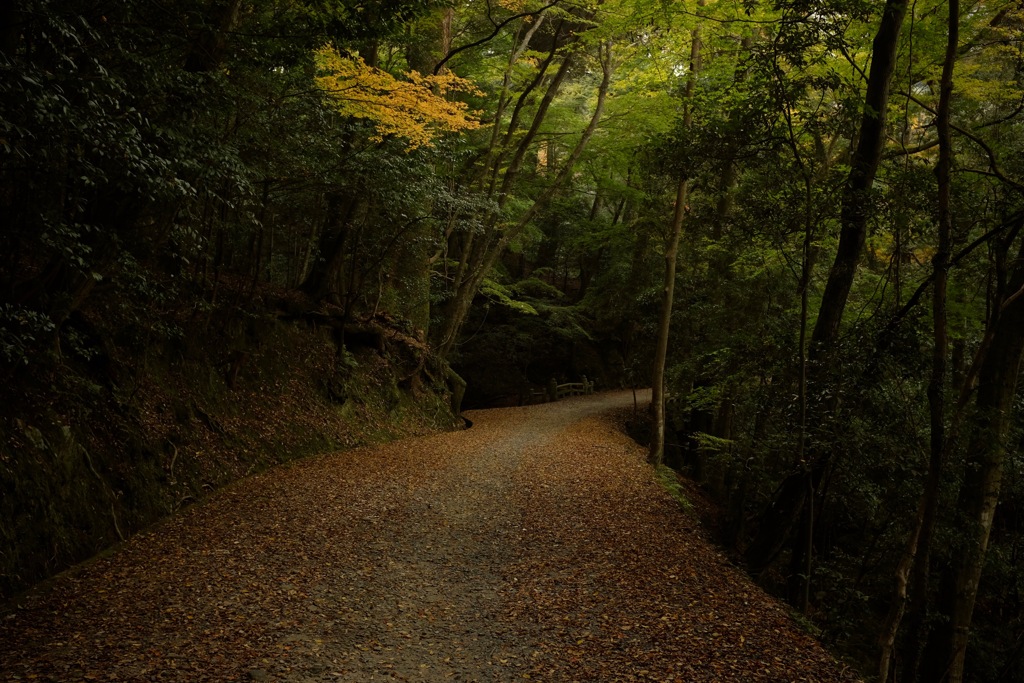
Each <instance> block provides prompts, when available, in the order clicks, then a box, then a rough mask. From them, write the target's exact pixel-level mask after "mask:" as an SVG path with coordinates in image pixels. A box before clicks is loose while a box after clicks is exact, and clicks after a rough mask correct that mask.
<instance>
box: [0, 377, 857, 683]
mask: <svg viewBox="0 0 1024 683" xmlns="http://www.w3.org/2000/svg"><path fill="white" fill-rule="evenodd" d="M642 398H643V397H642ZM632 405H633V396H632V393H631V392H611V393H603V394H598V395H595V396H589V397H579V398H573V399H568V400H564V401H560V402H558V403H554V404H544V405H537V406H531V407H526V408H509V409H501V410H485V411H471V412H469V413H467V415H468V417H469V418H470V419H471V420H473V422H474V426H473V427H472V428H471V429H469V430H466V431H462V432H455V433H447V434H437V435H433V436H429V437H423V438H414V439H406V440H403V441H399V442H395V443H392V444H388V445H384V446H379V447H373V448H363V449H357V450H353V451H346V452H341V453H335V454H330V455H324V456H320V457H316V458H310V459H307V460H304V461H302V462H299V463H297V464H294V465H292V466H288V467H282V468H278V469H275V470H273V471H270V472H267V473H264V474H262V475H258V476H255V477H251V478H249V479H246V480H244V481H241V482H239V483H237V484H235V485H233V486H231V487H229V488H228V489H227V490H225V491H223V492H221V493H220V494H218V495H216V496H214V498H213V500H211V501H210V502H208V503H205V504H203V505H198V506H195V507H193V508H191V509H188V510H186V511H184V512H183V513H182V514H180V515H177V516H176V517H175V518H173V519H172V520H170V521H168V522H166V523H164V524H161V525H158V526H157V527H155V528H153V529H152V530H150V531H148V532H145V533H143V534H140V535H138V536H136V537H134V538H133V539H131V540H130V541H129V542H127V543H126V544H124V545H123V546H122V547H121V548H119V549H117V550H116V551H115V552H113V553H110V554H108V555H107V556H105V557H103V558H100V559H97V560H94V561H92V562H90V563H88V564H87V565H85V566H83V567H81V568H78V569H76V570H74V571H72V572H69V573H66V574H64V575H62V576H60V577H57V578H56V579H55V580H53V581H51V582H48V584H47V585H46V586H44V588H43V589H42V590H38V591H35V592H33V593H31V594H29V595H27V596H24V597H23V598H22V599H21V600H20V601H19V602H18V604H17V606H16V607H13V608H8V609H6V610H5V611H3V612H0V680H5V681H6V680H52V681H83V680H90V681H92V680H100V681H230V680H235V681H287V682H296V683H297V682H301V681H317V682H319V681H343V682H352V683H363V682H367V681H481V682H483V681H523V680H545V681H558V682H561V681H566V682H568V681H634V680H653V681H754V680H763V681H839V680H852V678H851V677H850V675H849V674H848V672H846V670H845V669H844V668H843V667H841V666H840V665H838V664H836V663H835V662H834V660H832V659H831V658H830V657H829V656H828V655H827V654H826V653H825V652H824V651H823V650H822V649H821V648H820V647H819V646H818V645H817V643H816V642H815V641H814V640H813V639H811V638H810V637H808V636H806V635H805V634H803V633H802V632H801V631H799V630H798V629H797V628H796V627H795V626H794V625H793V623H792V622H791V620H790V619H789V618H788V617H787V615H786V612H785V610H784V609H783V608H781V607H780V606H779V605H778V604H777V603H775V602H774V601H772V600H771V599H769V598H768V597H767V596H765V595H764V594H763V593H762V592H761V591H760V590H759V589H758V588H756V587H755V586H754V585H753V584H752V583H751V582H750V581H749V580H748V579H746V578H745V577H744V576H743V575H742V574H741V573H740V572H738V571H736V570H735V569H733V568H732V567H730V566H729V565H728V563H727V562H726V561H725V559H724V558H723V557H722V556H721V555H720V554H719V553H718V552H717V551H716V550H714V549H713V548H712V547H710V546H709V545H708V544H707V543H706V542H705V541H704V540H703V537H702V535H701V532H700V530H699V529H698V528H697V522H696V521H694V519H693V518H692V517H689V516H687V514H686V513H684V512H683V511H681V510H680V508H679V506H678V504H677V503H676V502H675V501H674V500H672V499H671V497H670V496H668V494H666V493H665V492H664V491H663V490H662V489H661V488H660V487H659V486H658V485H657V484H655V483H654V481H653V479H652V476H651V473H650V469H649V468H648V467H647V466H646V465H644V463H643V450H642V449H641V448H639V447H638V446H636V445H635V444H634V443H633V442H632V441H630V440H629V439H628V438H626V437H625V436H624V435H623V434H622V433H621V431H620V430H619V429H618V427H617V425H616V422H615V419H614V418H613V417H611V416H612V415H614V414H616V413H621V412H622V410H624V409H627V408H628V407H631V406H632Z"/></svg>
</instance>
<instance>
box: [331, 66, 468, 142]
mask: <svg viewBox="0 0 1024 683" xmlns="http://www.w3.org/2000/svg"><path fill="white" fill-rule="evenodd" d="M315 57H316V66H317V72H318V75H317V76H316V84H317V85H318V86H319V87H320V89H321V90H323V91H324V92H325V93H327V94H328V95H329V96H330V98H331V100H332V101H333V103H334V105H335V107H336V108H337V109H338V111H339V112H341V113H342V114H345V115H346V116H353V117H356V118H361V119H367V120H369V121H372V122H373V124H374V125H375V126H376V128H377V136H376V139H377V140H383V139H384V137H385V136H388V135H397V136H399V137H403V138H405V139H406V140H408V141H409V149H410V150H411V149H415V148H417V147H424V146H425V147H430V146H432V144H433V139H434V137H435V135H436V134H438V133H440V132H459V131H464V130H473V129H475V128H479V127H480V121H479V120H478V119H477V118H476V116H475V114H474V113H473V112H470V111H469V107H468V106H467V105H466V103H464V102H457V101H453V100H449V99H447V96H448V95H450V94H454V93H458V92H463V93H470V94H480V92H479V90H477V88H476V87H475V86H474V85H473V84H472V83H471V82H469V81H467V80H466V79H464V78H459V77H458V76H454V75H452V74H441V75H437V76H421V75H420V74H419V73H417V72H416V71H412V72H410V73H408V74H406V78H407V79H408V80H401V81H400V80H398V79H396V78H395V77H394V76H392V75H391V74H389V73H387V72H386V71H381V70H380V69H375V68H373V67H371V66H367V65H366V62H364V61H363V59H362V58H361V57H343V56H341V55H340V54H339V53H338V51H337V50H335V49H334V48H332V47H329V46H324V47H322V48H320V49H319V50H317V51H316V55H315Z"/></svg>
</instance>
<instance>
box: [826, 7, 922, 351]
mask: <svg viewBox="0 0 1024 683" xmlns="http://www.w3.org/2000/svg"><path fill="white" fill-rule="evenodd" d="M906 12H907V0H886V3H885V10H884V11H883V13H882V21H881V24H880V25H879V27H878V33H876V34H875V39H874V42H873V43H872V53H871V54H872V57H871V71H870V73H869V74H868V87H867V93H866V94H865V97H864V111H863V115H862V116H861V123H860V133H859V135H858V138H857V147H856V149H855V150H854V152H853V158H852V159H851V160H850V174H849V176H848V177H847V179H846V185H845V187H844V188H843V199H842V209H841V214H840V223H841V229H840V233H839V248H838V250H837V252H836V258H835V261H834V262H833V264H832V269H831V270H830V272H829V276H828V282H827V284H826V285H825V292H824V294H823V295H822V299H821V306H820V308H819V309H818V321H817V323H816V324H815V326H814V333H813V334H812V335H811V357H812V359H816V360H820V359H822V358H823V357H824V356H825V355H827V354H828V353H829V352H830V351H831V347H832V346H833V345H834V344H835V341H836V339H837V338H838V336H839V324H840V323H841V322H842V318H843V310H844V309H845V308H846V301H847V299H848V298H849V295H850V287H851V286H852V285H853V276H854V274H855V273H856V270H857V264H858V263H859V262H860V256H861V252H863V250H864V240H865V237H866V236H867V223H868V215H869V209H870V206H871V203H870V190H871V185H872V183H874V180H875V172H876V171H877V170H878V162H879V160H880V159H881V156H882V145H883V143H884V142H885V113H886V111H887V110H888V107H889V85H890V82H891V81H892V73H893V69H894V68H895V66H896V48H897V46H898V44H899V37H900V28H901V27H902V26H903V17H904V16H905V15H906Z"/></svg>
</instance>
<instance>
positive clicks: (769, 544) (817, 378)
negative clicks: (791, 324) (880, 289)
mask: <svg viewBox="0 0 1024 683" xmlns="http://www.w3.org/2000/svg"><path fill="white" fill-rule="evenodd" d="M906 10H907V0H886V3H885V9H884V11H883V14H882V20H881V24H880V25H879V27H878V32H877V33H876V34H875V39H874V43H873V52H872V55H873V56H872V59H871V70H870V72H869V74H868V86H867V93H866V94H865V98H864V111H863V115H862V117H861V124H860V133H859V136H858V141H857V146H856V148H855V150H854V153H853V157H852V158H851V160H850V174H849V176H848V177H847V180H846V185H845V187H844V188H843V198H842V208H841V214H840V215H841V219H840V223H841V228H840V235H839V247H838V250H837V253H836V258H835V261H834V262H833V264H832V268H831V269H830V271H829V277H828V282H827V284H826V286H825V291H824V294H823V295H822V300H821V304H820V306H819V309H818V319H817V323H816V324H815V326H814V331H813V333H812V334H811V341H810V348H809V349H808V360H809V366H808V372H809V380H808V385H809V386H810V387H812V388H816V389H817V391H820V390H821V387H822V384H823V382H821V380H822V379H823V378H824V376H825V367H824V366H825V363H826V361H827V360H828V356H829V355H830V354H831V352H832V350H833V348H834V346H835V343H836V341H837V339H838V337H839V324H840V322H841V321H842V317H843V310H844V309H845V307H846V301H847V298H848V297H849V294H850V288H851V286H852V285H853V277H854V274H855V272H856V270H857V264H858V263H859V261H860V256H861V252H862V251H863V247H864V241H865V237H866V234H867V222H868V215H869V206H870V203H869V200H870V189H871V185H872V183H873V182H874V178H875V172H876V171H877V170H878V163H879V161H880V160H881V155H882V145H883V143H884V141H885V135H884V134H885V112H886V110H887V107H888V103H889V85H890V82H891V80H892V73H893V69H894V67H895V64H896V48H897V45H898V43H899V34H900V28H901V26H902V25H903V17H904V16H905V14H906ZM816 407H817V409H818V410H819V411H820V410H822V407H821V406H816ZM821 417H822V416H820V415H819V416H818V418H819V419H820V418H821ZM811 421H812V422H813V419H812V420H811ZM808 460H809V461H810V473H809V476H811V478H812V487H811V488H813V489H815V490H816V489H817V488H818V486H819V485H820V483H821V481H822V479H823V477H824V475H825V472H826V471H827V470H828V466H829V462H830V454H829V453H828V451H827V450H825V446H824V445H822V444H817V445H815V444H811V448H810V449H809V455H808ZM806 476H808V473H807V472H806V471H797V472H794V473H792V474H790V475H789V476H788V477H787V478H786V480H785V481H783V483H782V485H780V487H779V489H778V493H777V494H776V497H775V499H774V500H773V502H772V504H771V505H770V506H769V507H768V509H767V510H766V511H765V513H764V514H762V516H761V523H760V526H759V528H758V532H757V536H756V537H755V538H754V539H753V541H752V542H751V544H750V546H748V548H747V551H746V553H745V556H746V561H747V563H748V566H749V567H750V568H751V569H752V570H753V571H760V570H761V569H763V568H764V567H766V566H767V565H768V564H769V563H770V562H771V561H772V560H773V559H774V558H775V556H776V555H777V554H778V552H779V551H780V550H781V549H782V547H783V546H784V545H785V544H786V541H787V540H788V539H789V536H790V533H791V532H792V529H793V526H794V524H795V523H796V521H797V518H798V517H799V516H800V514H801V512H802V510H803V506H804V504H805V502H806V501H807V496H806V493H807V490H808V486H807V485H806V481H805V480H804V477H806ZM810 504H813V499H812V502H811V503H810Z"/></svg>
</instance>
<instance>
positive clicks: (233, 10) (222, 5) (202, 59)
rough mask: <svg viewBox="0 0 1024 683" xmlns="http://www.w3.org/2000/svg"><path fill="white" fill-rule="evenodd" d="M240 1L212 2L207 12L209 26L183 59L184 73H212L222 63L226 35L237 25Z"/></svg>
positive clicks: (221, 0) (215, 0)
mask: <svg viewBox="0 0 1024 683" xmlns="http://www.w3.org/2000/svg"><path fill="white" fill-rule="evenodd" d="M241 7H242V0H227V1H226V2H225V1H223V0H214V2H212V3H211V4H210V8H209V10H208V11H207V15H208V17H209V24H208V25H207V27H206V28H204V29H203V30H202V32H201V33H200V34H199V36H198V37H196V39H195V40H194V41H193V42H192V49H191V50H190V51H189V53H188V57H187V58H186V59H185V71H190V72H192V73H205V72H209V71H214V70H216V69H218V68H219V67H220V65H221V64H222V63H223V62H224V52H225V50H226V48H227V42H228V33H229V32H230V31H231V30H232V29H234V27H235V24H237V23H238V14H239V10H240V9H241Z"/></svg>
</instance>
